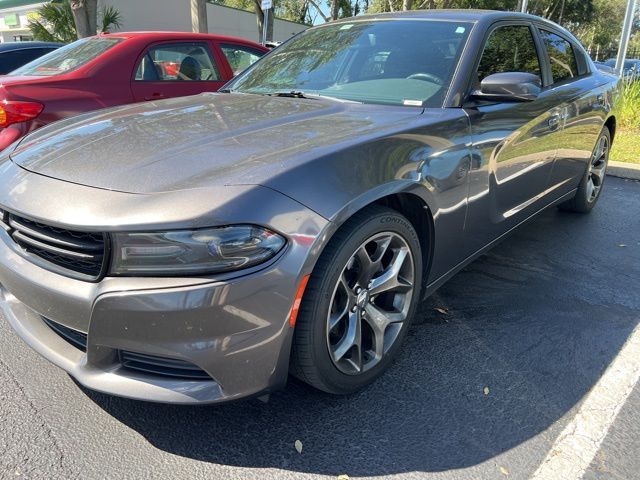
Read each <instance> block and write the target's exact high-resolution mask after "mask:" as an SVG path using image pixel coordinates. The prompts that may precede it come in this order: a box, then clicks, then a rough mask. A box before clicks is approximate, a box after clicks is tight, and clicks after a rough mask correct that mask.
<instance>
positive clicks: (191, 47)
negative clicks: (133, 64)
mask: <svg viewBox="0 0 640 480" xmlns="http://www.w3.org/2000/svg"><path fill="white" fill-rule="evenodd" d="M135 79H136V80H138V81H152V82H153V81H156V82H157V81H180V82H182V81H187V82H188V81H203V80H204V81H213V82H215V81H219V80H220V74H219V73H218V69H217V68H216V66H215V63H214V61H213V57H212V56H211V53H210V51H209V47H208V46H207V45H206V44H200V43H174V44H165V45H158V46H156V47H153V48H151V49H149V51H148V52H147V53H146V54H145V56H144V57H142V60H140V63H139V64H138V68H137V69H136V76H135Z"/></svg>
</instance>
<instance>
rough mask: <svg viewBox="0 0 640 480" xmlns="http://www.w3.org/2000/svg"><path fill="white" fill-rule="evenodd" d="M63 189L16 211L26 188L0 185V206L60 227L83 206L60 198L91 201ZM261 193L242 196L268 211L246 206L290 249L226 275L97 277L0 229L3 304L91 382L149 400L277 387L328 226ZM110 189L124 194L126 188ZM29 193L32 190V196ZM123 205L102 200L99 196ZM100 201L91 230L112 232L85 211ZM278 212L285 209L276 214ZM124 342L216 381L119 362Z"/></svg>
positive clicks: (16, 323) (223, 396) (35, 338)
mask: <svg viewBox="0 0 640 480" xmlns="http://www.w3.org/2000/svg"><path fill="white" fill-rule="evenodd" d="M37 177H39V176H37V175H29V181H30V182H34V181H38V182H40V181H44V180H43V179H44V177H40V178H37ZM49 181H52V180H50V179H49ZM56 186H58V187H59V188H60V189H62V190H64V191H63V192H61V194H60V195H58V196H55V197H51V198H52V201H50V202H46V203H41V205H42V207H38V205H36V204H35V203H33V204H31V205H29V207H28V208H26V209H25V208H19V206H22V205H25V204H26V203H27V202H26V201H25V202H22V203H21V204H20V205H18V203H17V202H15V201H14V200H15V199H18V200H19V199H20V197H21V196H22V195H16V194H14V195H8V194H7V195H3V194H2V193H1V192H0V205H1V206H2V208H5V209H8V210H10V211H14V212H16V213H20V214H21V215H24V216H32V217H35V218H38V219H42V218H52V217H53V213H56V214H57V215H59V216H60V215H62V217H60V218H56V222H57V224H62V225H69V224H71V222H70V220H71V219H73V218H74V212H75V211H74V209H69V208H66V212H69V213H68V216H67V213H65V210H64V208H63V205H56V202H58V201H60V202H64V201H65V198H68V196H74V195H77V196H79V197H80V198H90V197H88V196H87V195H86V193H87V192H86V191H84V190H85V189H86V188H87V187H80V186H72V185H70V184H64V183H63V182H56ZM246 189H247V190H248V189H249V188H248V187H246ZM70 190H74V191H73V192H71V191H70ZM254 190H256V189H254ZM31 191H32V192H33V191H34V190H33V189H31ZM35 191H37V190H35ZM257 191H258V192H257V193H255V192H253V193H247V194H245V195H244V198H246V200H247V201H249V202H250V203H251V204H252V205H255V204H256V203H257V204H261V205H267V206H268V208H263V209H261V210H262V211H263V212H266V213H267V218H259V217H258V215H263V214H261V213H257V212H258V209H255V208H253V210H250V209H248V208H247V209H245V210H244V211H245V212H247V213H246V215H245V218H246V220H245V221H248V222H252V223H256V224H263V225H267V226H271V227H273V228H275V229H276V230H278V231H280V232H282V233H283V234H284V235H285V236H287V238H288V244H287V247H285V250H284V251H283V252H282V253H281V254H279V255H278V256H277V257H276V258H275V259H274V260H273V261H272V262H271V263H269V264H266V265H265V266H264V268H263V269H262V270H259V271H254V272H253V273H250V274H245V275H242V276H238V275H236V276H232V277H229V276H228V275H227V276H226V277H217V278H216V277H211V278H200V277H198V278H131V277H129V278H127V277H106V278H104V279H103V280H101V281H100V282H96V283H91V282H87V281H83V280H77V279H74V278H70V277H67V276H65V275H61V274H59V273H56V272H53V271H49V270H47V269H45V268H43V267H41V266H39V265H36V264H34V263H31V262H29V261H28V260H27V259H26V258H25V256H24V255H22V254H21V251H20V249H19V247H18V248H16V245H15V243H13V241H12V239H11V238H10V236H9V235H8V233H7V232H5V231H4V230H0V308H1V309H2V311H3V313H4V316H5V317H6V319H7V320H8V322H9V323H10V324H11V325H12V327H13V328H14V329H15V331H16V332H17V333H18V335H19V336H20V337H21V338H22V339H24V340H25V341H26V342H27V343H28V344H29V345H30V346H31V347H32V348H34V349H35V350H36V351H38V352H39V353H40V354H41V355H43V356H44V357H45V358H46V359H48V360H50V361H51V362H52V363H54V364H56V365H57V366H59V367H61V368H62V369H64V370H66V371H67V372H68V373H70V374H71V375H72V376H73V377H74V378H75V379H76V380H77V381H78V382H79V383H80V384H82V385H84V386H86V387H88V388H90V389H93V390H97V391H101V392H105V393H109V394H113V395H118V396H123V397H128V398H134V399H140V400H149V401H157V402H168V403H182V404H198V403H215V402H221V401H226V400H232V399H237V398H241V397H247V396H252V395H257V394H260V393H263V392H267V391H271V390H274V389H277V388H279V387H281V386H283V385H284V383H285V382H286V379H287V374H288V359H289V350H290V346H291V338H292V334H293V330H292V329H291V328H290V326H289V323H288V317H289V314H290V311H291V307H292V303H293V299H294V296H295V293H296V289H297V286H298V284H299V282H300V279H301V278H302V277H303V276H304V275H305V274H307V273H309V272H310V270H311V269H312V267H313V263H314V262H315V257H316V255H317V252H318V250H319V248H318V246H317V245H318V242H319V239H320V238H321V237H322V235H321V234H323V233H324V229H325V227H326V226H327V225H328V224H329V223H328V222H327V221H326V220H325V219H323V218H322V217H320V216H318V215H316V214H314V213H313V212H309V211H308V210H307V209H305V208H304V207H302V206H301V205H300V204H297V203H295V202H294V201H292V200H291V199H288V198H287V197H284V196H282V195H280V194H277V193H275V192H273V191H270V190H262V189H260V188H257ZM14 192H15V189H14ZM102 195H107V193H103V194H102ZM108 195H113V196H114V198H116V199H118V198H120V197H121V196H122V195H124V194H118V193H114V192H108ZM256 195H257V196H258V197H260V198H256ZM265 195H266V196H265ZM22 198H23V199H25V200H31V199H32V198H33V197H32V196H31V197H29V196H28V195H26V193H25V195H24V196H22ZM91 198H94V199H95V198H96V194H94V195H93V197H91ZM57 199H61V200H57ZM145 200H146V202H147V203H148V200H147V199H145ZM114 203H117V202H108V201H106V199H102V198H101V199H100V204H101V205H112V204H114ZM135 204H136V205H137V204H138V202H135ZM67 205H68V203H67ZM214 207H215V205H214ZM240 208H242V207H240ZM92 209H93V208H92V206H91V205H85V206H84V211H85V214H84V216H83V217H82V220H83V221H84V224H83V228H91V229H93V230H96V229H107V227H105V226H104V224H99V223H98V222H97V221H96V222H95V224H93V225H91V222H92V218H94V216H93V215H92V214H90V213H87V212H91V211H92ZM45 210H46V211H45ZM222 210H223V209H218V210H217V211H218V212H220V211H222ZM274 211H279V212H281V213H280V214H279V215H274V213H273V212H274ZM61 212H62V214H61ZM101 212H102V213H103V214H104V216H106V215H107V214H108V213H109V212H104V208H103V209H102V210H101ZM132 213H133V214H134V218H137V219H138V220H136V223H135V225H136V226H137V227H138V228H146V227H145V226H144V225H141V224H140V221H139V219H140V218H141V217H142V213H140V214H138V213H136V212H132V209H126V210H122V214H123V215H125V216H131V215H132ZM113 215H114V216H113V217H112V221H113V222H114V223H117V224H118V225H124V227H123V229H128V228H133V226H131V227H129V226H127V225H126V220H127V218H126V217H121V218H118V217H117V216H116V215H117V211H116V210H114V212H113ZM75 218H76V220H77V218H78V216H77V215H75ZM95 218H97V217H95ZM147 218H148V217H147ZM151 218H153V216H152V217H151ZM206 221H207V222H209V220H206ZM189 222H191V223H193V222H194V220H189ZM212 223H213V222H212ZM132 225H133V224H132ZM45 319H48V320H50V321H53V322H55V323H56V324H59V325H62V326H64V327H67V328H70V329H73V330H76V331H78V332H82V333H83V334H86V352H85V351H82V350H80V349H78V348H76V347H75V346H74V345H72V343H70V342H69V341H67V340H66V339H64V338H63V337H62V336H61V335H59V333H56V332H55V331H54V330H53V329H52V328H51V327H50V326H49V325H48V324H47V323H46V322H45ZM123 351H125V352H133V353H135V354H142V355H147V356H154V357H160V358H162V359H167V360H169V361H171V360H177V361H181V362H187V363H188V364H191V365H192V366H195V367H197V368H198V369H199V370H201V371H204V372H206V374H207V375H208V377H209V378H208V379H192V378H190V379H185V378H180V377H173V376H171V375H158V374H156V373H145V372H142V371H139V370H132V369H130V368H126V367H125V366H123V363H122V362H121V358H122V357H121V352H123Z"/></svg>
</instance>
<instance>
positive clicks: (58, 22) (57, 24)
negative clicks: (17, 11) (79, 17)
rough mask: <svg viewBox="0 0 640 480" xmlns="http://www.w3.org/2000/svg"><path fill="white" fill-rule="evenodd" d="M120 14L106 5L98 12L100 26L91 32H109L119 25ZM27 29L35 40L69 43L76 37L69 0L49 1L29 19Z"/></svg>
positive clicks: (76, 32)
mask: <svg viewBox="0 0 640 480" xmlns="http://www.w3.org/2000/svg"><path fill="white" fill-rule="evenodd" d="M120 22H121V15H120V12H118V10H116V9H115V8H113V7H111V6H108V7H105V8H104V9H102V10H101V12H100V28H99V29H98V28H96V31H95V32H93V35H95V34H96V33H98V32H109V31H110V29H111V28H112V27H119V26H120ZM29 30H31V34H32V35H33V38H34V39H35V40H41V41H44V42H62V43H70V42H73V41H75V40H77V39H78V38H81V37H79V36H78V31H77V29H76V24H75V21H74V15H73V10H72V8H71V3H70V2H69V0H63V1H61V2H49V3H45V4H44V5H42V6H41V7H40V8H39V9H38V10H37V12H36V18H34V19H32V20H29Z"/></svg>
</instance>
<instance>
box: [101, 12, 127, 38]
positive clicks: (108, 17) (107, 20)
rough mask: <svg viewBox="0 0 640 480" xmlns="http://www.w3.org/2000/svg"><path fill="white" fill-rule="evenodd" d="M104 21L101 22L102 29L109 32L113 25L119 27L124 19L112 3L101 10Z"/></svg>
mask: <svg viewBox="0 0 640 480" xmlns="http://www.w3.org/2000/svg"><path fill="white" fill-rule="evenodd" d="M100 16H101V18H102V21H101V22H100V31H102V32H104V33H109V31H110V30H111V28H112V27H119V26H120V22H121V21H122V15H121V14H120V12H119V11H118V10H117V9H116V8H114V7H112V6H111V5H108V6H106V7H105V8H103V9H102V11H101V12H100Z"/></svg>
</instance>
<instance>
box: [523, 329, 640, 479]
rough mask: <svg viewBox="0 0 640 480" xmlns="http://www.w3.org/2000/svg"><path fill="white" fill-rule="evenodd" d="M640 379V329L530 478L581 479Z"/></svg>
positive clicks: (626, 343) (599, 381) (634, 331)
mask: <svg viewBox="0 0 640 480" xmlns="http://www.w3.org/2000/svg"><path fill="white" fill-rule="evenodd" d="M639 379H640V325H638V326H636V328H635V329H634V330H633V332H632V333H631V335H630V336H629V338H628V339H627V341H626V342H625V344H624V346H623V347H622V349H621V350H620V353H618V355H617V356H616V358H615V359H614V361H613V362H612V363H611V365H609V367H608V368H607V370H606V371H605V372H604V374H603V375H602V377H601V378H600V380H598V382H597V383H596V384H595V385H594V387H593V388H592V389H591V391H590V392H589V393H588V394H587V396H586V397H585V399H584V401H583V403H582V405H581V406H580V408H579V409H578V413H577V414H576V416H575V417H574V418H573V420H571V422H570V423H569V424H568V425H567V426H566V427H565V429H564V430H563V431H562V433H561V434H560V436H559V437H558V438H557V439H556V441H555V442H554V444H553V447H552V448H551V451H550V452H549V454H548V455H547V456H546V458H545V459H544V461H543V462H542V464H541V465H540V467H538V469H537V470H536V472H535V473H534V474H533V476H532V477H531V478H532V479H535V480H549V479H554V480H555V479H562V480H572V479H575V480H578V479H580V478H582V476H583V475H584V473H585V471H586V470H587V468H589V465H590V464H591V462H592V460H593V458H594V457H595V455H596V453H598V450H599V449H600V445H601V444H602V441H603V440H604V439H605V437H606V436H607V432H608V431H609V428H610V427H611V425H612V424H613V422H614V421H615V419H616V416H617V415H618V412H620V409H621V408H622V406H623V405H624V403H625V401H626V400H627V397H628V396H629V395H630V394H631V392H632V390H633V388H634V387H635V385H636V383H638V380H639Z"/></svg>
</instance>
